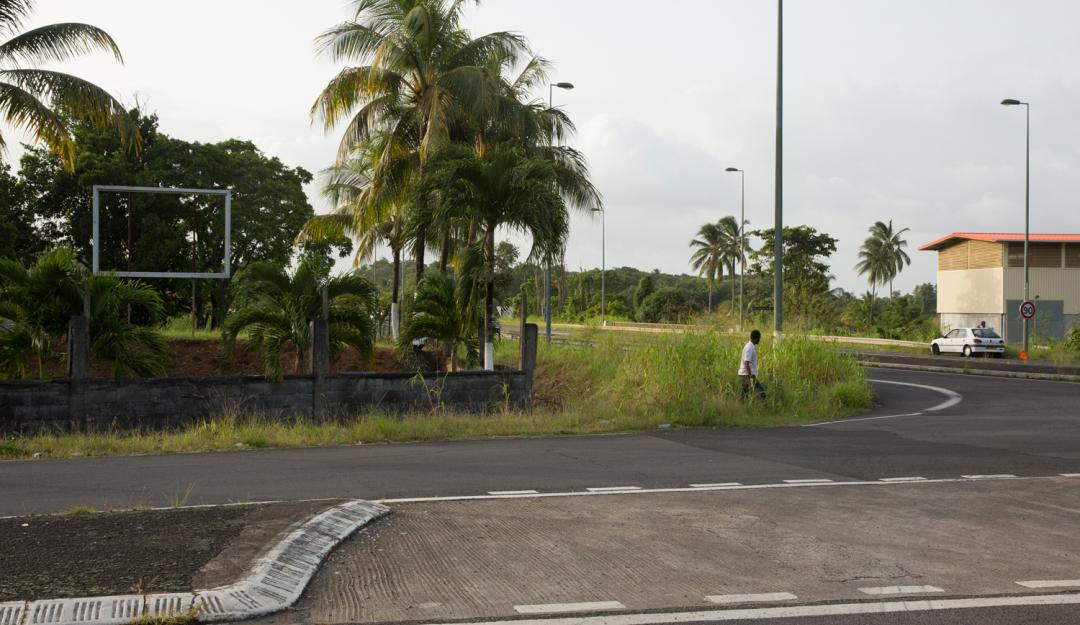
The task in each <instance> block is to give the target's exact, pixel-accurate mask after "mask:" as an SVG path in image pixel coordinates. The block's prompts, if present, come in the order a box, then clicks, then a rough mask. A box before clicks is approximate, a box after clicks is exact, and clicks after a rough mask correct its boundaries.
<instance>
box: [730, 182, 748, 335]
mask: <svg viewBox="0 0 1080 625" xmlns="http://www.w3.org/2000/svg"><path fill="white" fill-rule="evenodd" d="M727 171H729V172H739V179H740V181H739V186H740V191H739V196H740V199H739V205H740V208H739V331H740V332H742V329H743V315H744V314H745V312H746V307H745V306H743V279H744V278H745V277H746V172H745V171H743V170H741V169H739V168H737V167H728V168H727Z"/></svg>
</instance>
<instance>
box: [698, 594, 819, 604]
mask: <svg viewBox="0 0 1080 625" xmlns="http://www.w3.org/2000/svg"><path fill="white" fill-rule="evenodd" d="M796 599H798V597H796V596H795V595H793V594H791V593H790V592H762V593H757V594H752V595H709V596H708V597H705V600H706V601H709V602H711V603H719V604H731V603H757V602H759V601H762V602H763V601H794V600H796Z"/></svg>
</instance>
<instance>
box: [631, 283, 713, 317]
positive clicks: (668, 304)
mask: <svg viewBox="0 0 1080 625" xmlns="http://www.w3.org/2000/svg"><path fill="white" fill-rule="evenodd" d="M698 310H700V309H698ZM694 312H695V310H694V305H693V303H692V302H691V301H690V300H689V299H687V297H686V294H684V293H683V292H682V291H680V290H678V289H673V288H664V289H660V290H659V291H656V292H655V293H652V294H651V295H649V296H648V297H646V298H645V301H643V302H642V303H641V312H640V318H641V320H642V321H645V322H648V323H686V321H687V320H688V319H689V318H690V316H691V315H692V314H694Z"/></svg>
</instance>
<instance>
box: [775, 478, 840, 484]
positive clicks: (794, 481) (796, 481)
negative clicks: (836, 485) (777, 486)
mask: <svg viewBox="0 0 1080 625" xmlns="http://www.w3.org/2000/svg"><path fill="white" fill-rule="evenodd" d="M830 482H832V480H826V479H824V478H820V479H812V480H784V483H785V484H828V483H830Z"/></svg>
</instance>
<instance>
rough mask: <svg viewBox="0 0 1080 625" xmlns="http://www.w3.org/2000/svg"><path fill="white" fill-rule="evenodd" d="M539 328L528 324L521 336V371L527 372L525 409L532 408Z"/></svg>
mask: <svg viewBox="0 0 1080 625" xmlns="http://www.w3.org/2000/svg"><path fill="white" fill-rule="evenodd" d="M539 336H540V335H539V328H538V327H537V325H536V324H535V323H526V324H525V326H524V332H522V334H521V370H522V371H524V372H525V397H523V398H522V403H523V404H524V406H523V407H524V408H532V404H533V375H534V374H535V373H536V348H537V345H538V344H539Z"/></svg>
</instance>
